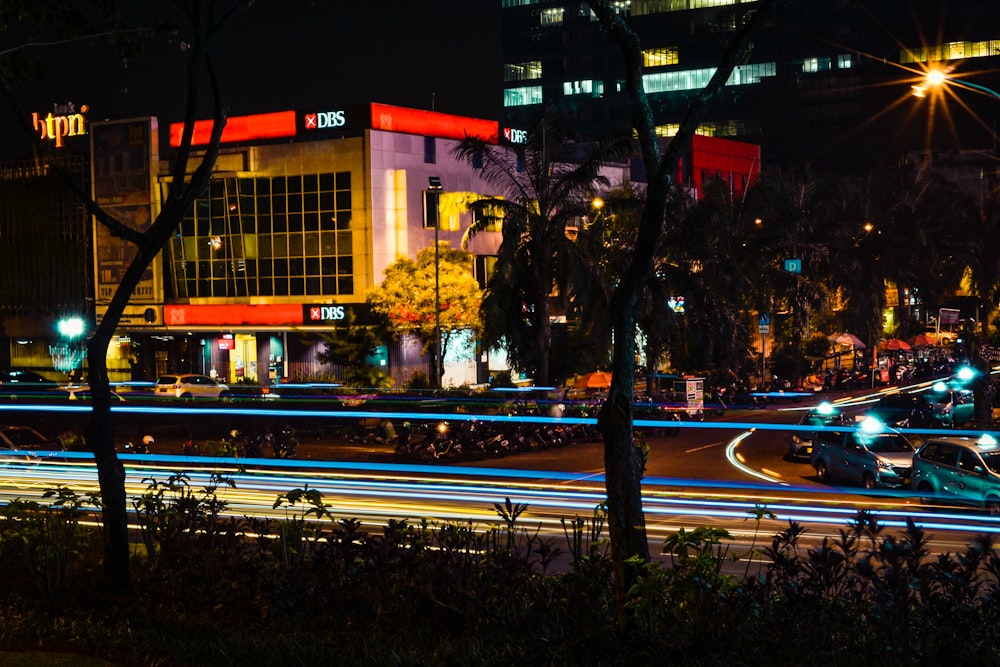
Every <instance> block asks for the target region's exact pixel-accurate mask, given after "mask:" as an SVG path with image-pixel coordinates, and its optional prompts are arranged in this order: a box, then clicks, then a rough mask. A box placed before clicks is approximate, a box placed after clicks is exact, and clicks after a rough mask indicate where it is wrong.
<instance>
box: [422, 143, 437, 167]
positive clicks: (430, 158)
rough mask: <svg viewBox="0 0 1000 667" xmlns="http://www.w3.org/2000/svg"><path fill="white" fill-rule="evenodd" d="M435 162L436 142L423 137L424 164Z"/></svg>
mask: <svg viewBox="0 0 1000 667" xmlns="http://www.w3.org/2000/svg"><path fill="white" fill-rule="evenodd" d="M436 162H437V141H436V140H435V139H434V137H424V164H435V163H436Z"/></svg>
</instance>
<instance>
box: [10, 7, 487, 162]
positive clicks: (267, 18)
mask: <svg viewBox="0 0 1000 667" xmlns="http://www.w3.org/2000/svg"><path fill="white" fill-rule="evenodd" d="M122 4H123V6H124V5H136V6H138V5H141V6H142V7H143V8H148V7H150V6H154V5H155V6H159V5H165V4H167V3H153V2H149V1H148V0H131V2H129V1H128V0H125V1H124V2H123V3H122ZM140 11H141V10H140ZM12 45H13V44H12V43H11V37H10V36H4V35H3V34H2V33H0V49H5V48H10V47H11V46H12ZM216 53H217V59H218V63H219V71H220V78H221V80H222V83H223V88H224V93H225V96H226V98H227V100H228V102H229V107H230V115H242V114H247V113H260V112H265V111H279V110H284V109H295V110H303V109H310V108H326V109H329V108H332V107H339V106H344V105H348V104H355V103H364V102H383V103H386V104H397V105H401V106H411V107H415V108H423V109H431V108H434V109H436V110H438V111H443V112H447V113H457V114H463V115H469V116H475V117H481V118H489V119H498V118H499V115H500V110H501V100H500V86H501V82H502V72H501V67H500V62H501V58H500V2H499V0H424V1H421V2H414V1H412V0H410V1H406V0H391V1H389V2H372V1H367V2H342V1H341V0H325V1H324V2H313V1H310V0H258V2H257V3H256V4H255V5H254V6H253V7H252V8H251V9H250V11H249V12H247V13H246V14H245V15H243V16H240V17H238V20H237V21H236V22H234V23H233V24H232V25H231V26H230V28H229V29H228V30H227V31H226V33H225V35H224V39H223V41H222V42H220V44H219V47H218V49H217V50H216ZM32 54H33V55H39V56H40V55H44V56H45V57H46V59H47V60H48V61H49V62H51V63H52V67H53V72H52V74H51V76H50V77H48V78H47V79H46V80H44V81H33V82H31V83H29V84H27V85H24V86H21V87H19V88H18V89H17V93H18V97H19V99H20V101H21V105H22V108H24V109H25V110H26V112H27V113H28V114H30V113H31V112H33V111H38V112H40V113H48V112H49V111H51V110H52V107H53V105H54V104H65V103H67V102H72V103H73V104H74V105H76V107H77V108H79V106H80V105H82V104H87V105H88V106H89V108H90V111H89V114H88V120H90V121H91V122H92V121H96V120H101V119H103V118H128V117H139V116H147V115H155V116H158V117H159V119H160V124H161V127H162V126H163V125H164V124H166V123H169V122H174V121H179V120H181V119H182V113H183V95H184V81H185V79H184V62H185V61H184V56H183V53H181V50H180V48H179V45H178V44H177V42H176V41H174V42H168V41H167V40H166V39H164V38H162V37H159V38H156V39H155V40H154V41H153V43H152V44H151V45H150V47H149V50H148V53H147V54H146V55H145V57H144V58H142V59H141V60H139V61H134V62H129V63H128V64H127V65H125V64H123V63H122V62H121V61H120V59H118V58H117V57H115V56H114V54H113V53H112V52H111V50H110V49H104V48H98V47H94V46H86V45H84V44H77V45H72V46H63V47H54V48H46V49H44V50H43V49H33V50H32ZM202 108H203V109H204V114H205V116H206V117H207V116H208V114H209V111H210V107H209V106H207V105H203V107H202ZM27 149H28V141H27V139H25V138H24V133H23V131H22V130H21V129H20V128H18V127H16V126H15V125H14V124H13V117H12V116H11V114H10V112H9V111H8V109H7V107H6V105H2V106H0V161H7V160H10V159H13V158H15V157H17V156H20V155H23V154H24V153H25V152H26V151H27Z"/></svg>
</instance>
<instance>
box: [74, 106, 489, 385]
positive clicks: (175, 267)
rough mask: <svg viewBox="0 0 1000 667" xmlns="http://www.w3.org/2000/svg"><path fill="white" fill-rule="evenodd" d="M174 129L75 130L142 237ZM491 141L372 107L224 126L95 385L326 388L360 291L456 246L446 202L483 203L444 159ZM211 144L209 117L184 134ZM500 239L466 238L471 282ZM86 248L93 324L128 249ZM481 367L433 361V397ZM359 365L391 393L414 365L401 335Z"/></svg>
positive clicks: (242, 119) (459, 124)
mask: <svg viewBox="0 0 1000 667" xmlns="http://www.w3.org/2000/svg"><path fill="white" fill-rule="evenodd" d="M182 129H183V128H182V126H181V125H180V124H173V125H170V126H169V127H167V128H161V127H159V126H158V124H157V120H156V119H155V118H134V119H126V120H118V121H108V122H101V123H96V122H95V123H92V124H91V126H90V153H91V183H92V189H93V194H94V197H95V200H96V201H97V203H98V204H99V205H101V206H102V207H104V208H105V210H107V211H108V212H109V213H111V214H112V215H113V216H115V217H116V218H117V219H118V220H119V221H121V222H122V223H123V224H126V225H128V226H130V227H132V228H133V229H135V230H137V231H144V230H145V229H147V228H148V227H149V226H150V225H151V224H152V221H154V220H155V219H156V216H157V215H158V213H159V211H160V207H161V205H162V203H163V201H164V200H165V198H166V197H167V192H168V189H169V187H170V182H171V174H172V173H173V167H174V161H173V156H172V153H173V152H174V150H175V149H176V148H177V147H178V146H179V145H180V137H181V131H182ZM498 129H499V128H498V124H497V123H496V122H495V121H486V120H479V119H474V118H467V117H462V116H455V115H450V114H443V113H437V112H432V111H423V110H415V109H407V108H401V107H394V106H388V105H382V104H367V105H361V106H356V107H345V108H330V109H315V110H305V111H278V112H274V113H266V114H260V115H253V116H239V117H231V118H229V120H228V122H227V124H226V127H225V131H224V133H223V135H222V149H221V152H220V154H219V157H218V160H217V162H216V165H215V169H214V173H213V176H212V180H211V184H210V186H209V188H208V190H207V191H206V192H205V193H203V194H202V196H200V197H199V198H198V199H197V200H196V202H195V204H194V206H193V208H192V210H190V211H189V213H188V215H187V216H186V217H185V218H184V220H183V222H182V223H181V225H180V227H179V228H178V229H177V230H176V232H175V233H174V235H173V236H172V237H171V239H170V241H169V243H168V244H167V246H166V247H165V248H164V250H163V251H162V252H161V253H160V254H159V255H158V256H157V257H156V259H155V260H154V262H153V263H152V265H151V266H150V268H149V270H148V271H147V272H146V274H145V275H144V276H143V277H142V279H141V281H140V283H139V286H138V288H137V289H136V290H135V292H134V294H133V296H132V298H131V299H130V301H129V303H128V305H127V307H126V309H125V312H124V315H123V317H122V318H121V321H120V324H119V327H118V336H117V338H116V340H115V342H114V343H113V345H112V348H111V349H109V353H108V366H109V370H110V371H111V372H112V378H113V379H115V380H120V381H130V380H138V379H152V378H155V377H157V376H159V375H161V374H164V373H168V372H196V373H205V374H213V375H216V376H218V377H219V378H220V379H223V380H226V381H229V382H240V381H247V382H256V383H260V384H264V385H267V384H274V383H280V382H284V381H288V380H295V381H309V380H315V379H323V378H330V377H332V376H333V375H334V374H335V373H334V371H335V370H336V369H334V368H332V367H331V366H330V365H329V364H321V363H320V362H319V361H318V360H317V356H318V354H319V353H321V352H322V351H323V349H322V347H323V346H324V345H325V343H324V339H323V337H322V334H323V333H324V332H328V331H329V330H330V329H331V328H332V327H334V326H338V325H340V326H345V325H346V326H363V325H365V324H366V323H368V322H369V321H370V315H369V313H368V309H367V307H366V295H367V294H368V292H369V291H370V289H371V288H372V287H373V286H375V285H377V284H378V283H379V282H381V280H382V277H383V272H384V270H385V268H386V267H387V266H388V265H389V264H391V263H392V262H394V261H395V260H397V259H399V258H401V257H411V258H412V257H416V255H417V252H418V251H420V250H421V249H423V248H427V247H433V244H434V242H435V239H436V238H438V239H439V240H440V241H448V242H450V244H451V246H452V247H458V246H459V245H460V244H461V241H462V233H463V232H464V230H466V229H467V228H468V227H469V225H470V224H471V222H472V218H471V215H472V214H471V212H469V211H468V210H467V209H466V208H465V207H464V205H463V202H466V201H469V198H470V197H473V196H475V195H477V194H479V195H490V194H495V193H494V192H492V191H491V190H490V188H489V187H488V186H487V185H486V184H484V183H483V182H481V181H480V180H479V179H478V177H477V176H476V174H475V172H474V170H473V169H471V168H470V167H469V165H468V164H466V163H460V162H458V161H457V160H456V159H454V158H453V156H452V148H453V147H454V146H455V144H457V143H458V142H459V141H461V140H462V139H464V138H465V137H467V136H478V137H482V138H488V139H493V140H495V139H496V137H498V135H499V132H498ZM210 132H211V121H204V122H199V123H197V124H196V126H195V128H194V141H193V144H194V147H195V149H196V151H197V149H198V148H199V147H203V146H204V145H205V144H206V143H207V141H208V137H209V133H210ZM161 142H165V143H166V144H167V145H166V146H161V145H160V144H161ZM195 157H197V153H196V155H195ZM192 162H193V163H195V164H196V163H197V161H196V160H192ZM192 168H193V167H192ZM499 241H500V239H499V233H497V232H486V233H483V234H479V235H476V236H475V237H474V238H473V239H472V241H471V243H470V245H469V246H468V250H469V251H470V252H472V254H473V255H474V256H475V257H476V262H475V266H476V271H477V273H480V274H482V273H483V272H485V269H486V267H487V266H488V264H489V258H490V257H492V256H495V255H496V251H497V247H498V246H499ZM93 248H94V299H95V312H94V315H95V317H96V319H97V321H100V319H101V318H102V317H103V315H104V314H105V313H106V311H107V308H108V305H109V304H110V301H111V298H112V296H113V295H114V293H115V291H116V289H117V287H118V285H119V284H120V282H121V279H122V277H123V275H124V272H125V270H126V269H127V267H128V266H129V264H130V263H131V261H132V259H133V257H134V254H135V252H136V250H135V247H134V246H133V245H131V244H129V243H127V242H125V241H123V240H121V239H119V238H117V237H115V236H112V235H111V234H110V233H109V232H108V231H107V229H106V228H105V227H104V226H103V225H100V224H95V225H94V241H93ZM477 277H478V278H479V279H480V281H481V282H482V281H483V280H484V279H485V276H483V275H478V276H477ZM481 359H482V355H478V354H475V353H473V352H469V353H467V354H466V355H465V358H461V355H460V356H459V358H456V359H450V360H449V359H446V360H445V361H446V366H445V368H446V376H445V380H446V383H447V384H450V385H461V384H470V385H471V384H475V383H478V382H482V381H484V380H485V375H486V373H487V372H488V370H487V369H486V368H485V367H484V365H483V363H482V361H481ZM376 363H378V364H380V365H381V366H383V368H384V370H385V371H386V372H387V373H388V374H389V375H390V376H391V377H392V378H393V379H394V380H395V381H396V382H397V383H403V382H405V381H406V380H407V379H408V377H409V376H410V375H412V373H413V372H414V371H415V370H421V371H424V372H426V371H427V368H428V365H427V359H426V358H425V357H423V355H422V354H421V346H420V345H419V344H418V343H415V342H413V341H409V342H408V341H407V339H406V338H405V337H404V338H403V340H402V341H401V342H398V343H392V344H391V345H390V346H389V347H387V348H383V349H381V350H380V352H379V354H378V355H377V360H376Z"/></svg>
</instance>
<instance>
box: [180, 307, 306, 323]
mask: <svg viewBox="0 0 1000 667" xmlns="http://www.w3.org/2000/svg"><path fill="white" fill-rule="evenodd" d="M163 319H164V324H166V325H167V326H168V327H187V326H197V325H201V326H210V327H218V328H228V327H233V326H240V325H244V326H262V325H271V326H294V325H296V324H302V305H301V304H297V303H289V304H261V305H254V304H230V305H221V304H220V305H217V306H208V305H176V306H174V305H165V306H163Z"/></svg>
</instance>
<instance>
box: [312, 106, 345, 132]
mask: <svg viewBox="0 0 1000 667" xmlns="http://www.w3.org/2000/svg"><path fill="white" fill-rule="evenodd" d="M305 120H306V129H307V130H326V129H329V128H332V127H343V126H344V125H345V124H346V123H347V117H346V116H345V114H344V112H343V111H342V110H341V111H318V112H316V113H307V114H306V117H305Z"/></svg>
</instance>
